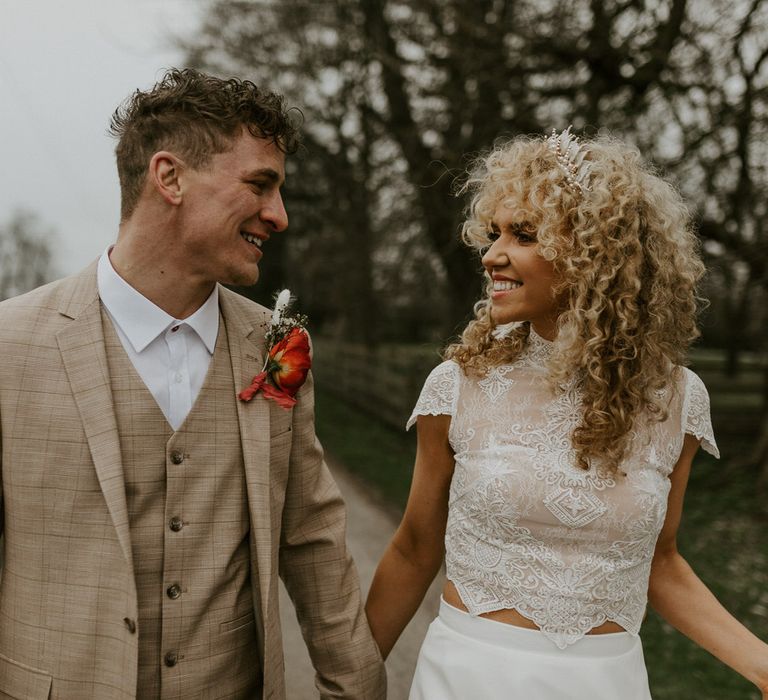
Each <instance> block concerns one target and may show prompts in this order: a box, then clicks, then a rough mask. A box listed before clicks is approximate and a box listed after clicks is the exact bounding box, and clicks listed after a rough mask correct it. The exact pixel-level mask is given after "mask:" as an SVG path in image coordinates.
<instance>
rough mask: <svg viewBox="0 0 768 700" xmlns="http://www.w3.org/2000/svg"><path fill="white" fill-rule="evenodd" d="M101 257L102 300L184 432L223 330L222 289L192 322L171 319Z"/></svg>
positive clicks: (159, 399)
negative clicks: (221, 324) (185, 421)
mask: <svg viewBox="0 0 768 700" xmlns="http://www.w3.org/2000/svg"><path fill="white" fill-rule="evenodd" d="M109 251H110V249H107V250H106V251H104V254H103V255H102V256H101V258H100V259H99V265H98V270H97V284H98V289H99V297H101V302H102V304H104V308H105V309H106V310H107V313H108V314H109V317H110V318H111V319H112V323H113V324H114V326H115V330H116V331H117V335H118V337H119V338H120V342H121V343H122V344H123V347H124V348H125V351H126V353H128V357H129V358H130V360H131V362H132V363H133V366H134V367H135V368H136V371H137V372H138V373H139V376H140V377H141V379H142V381H143V382H144V384H146V386H147V389H149V391H150V393H151V394H152V396H154V397H155V401H157V405H158V406H159V407H160V410H162V412H163V414H164V415H165V417H166V419H167V420H168V423H169V424H170V426H171V427H172V428H173V429H174V430H178V429H179V428H180V427H181V425H182V424H183V423H184V419H185V418H186V417H187V414H188V413H189V412H190V411H191V410H192V405H193V404H194V402H195V399H196V398H197V395H198V394H199V393H200V389H201V388H202V386H203V382H204V381H205V375H206V374H207V372H208V365H209V364H210V362H211V357H212V356H213V351H214V348H215V347H216V337H217V335H218V332H219V290H218V287H215V288H214V290H213V291H212V292H211V295H210V296H209V297H208V299H206V301H205V303H204V304H203V305H202V306H201V307H200V308H199V309H198V310H197V311H195V313H193V314H192V315H191V316H189V317H188V318H185V319H183V320H179V319H176V318H174V317H173V316H169V315H168V314H167V313H165V311H163V310H162V309H161V308H160V307H159V306H156V305H155V304H153V303H152V302H151V301H150V300H149V299H147V298H146V297H145V296H143V295H142V294H140V293H139V292H137V291H136V290H135V289H134V288H133V287H131V285H130V284H128V283H127V282H126V281H125V280H124V279H123V278H122V277H120V275H118V274H117V272H115V268H114V267H112V263H111V261H110V259H109Z"/></svg>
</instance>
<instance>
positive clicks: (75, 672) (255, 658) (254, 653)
mask: <svg viewBox="0 0 768 700" xmlns="http://www.w3.org/2000/svg"><path fill="white" fill-rule="evenodd" d="M112 130H113V132H114V134H115V135H116V136H117V137H118V145H117V167H118V173H119V177H120V185H121V193H122V212H121V223H120V229H119V233H118V237H117V242H116V244H115V245H114V246H113V247H111V248H110V249H109V250H108V251H106V252H105V253H104V254H103V255H102V256H101V258H100V259H99V260H98V262H97V263H94V264H92V265H91V266H90V267H88V268H87V269H85V270H84V271H83V272H81V273H79V274H77V275H75V276H74V277H70V278H67V279H64V280H60V281H58V282H54V283H53V284H50V285H47V286H45V287H42V288H40V289H37V290H35V291H33V292H31V293H29V294H26V295H24V296H21V297H17V298H15V299H11V300H8V301H6V302H4V303H3V304H0V426H1V431H2V432H0V447H1V449H2V461H1V462H0V476H2V482H1V486H0V532H2V533H3V534H4V535H5V538H4V542H5V546H4V549H5V551H4V564H3V569H2V570H1V571H0V698H18V699H23V700H44V699H46V698H53V699H57V700H58V699H61V700H87V699H91V698H92V699H94V700H112V699H114V700H128V699H131V700H132V699H134V698H139V699H140V700H170V699H171V698H174V699H176V698H179V699H183V700H197V699H200V700H204V699H214V698H221V699H223V698H227V699H232V700H251V699H253V698H264V699H265V700H266V699H270V698H271V699H274V700H278V699H283V698H285V686H284V668H283V666H284V662H283V653H282V641H281V634H280V622H279V612H278V580H277V576H278V574H279V575H280V576H281V577H282V578H283V580H284V581H285V584H286V586H287V588H288V591H289V593H290V595H291V598H292V599H293V602H294V604H295V606H296V610H297V614H298V617H299V620H300V622H301V627H302V630H303V633H304V637H305V640H306V642H307V645H308V647H309V651H310V655H311V657H312V660H313V662H314V665H315V668H316V670H317V680H316V682H317V687H318V689H319V692H320V696H321V697H322V698H349V699H350V700H351V699H353V698H354V699H355V700H362V699H365V698H371V699H374V698H376V699H383V698H384V696H385V676H384V670H383V665H382V662H381V657H380V656H379V654H378V650H377V649H376V647H375V644H374V642H373V640H372V638H371V636H370V632H369V630H368V627H367V623H366V620H365V616H364V614H363V612H362V608H361V603H360V592H359V584H358V578H357V573H356V571H355V568H354V566H353V564H352V562H351V560H350V558H349V555H348V554H347V551H346V549H345V543H344V537H345V514H344V508H343V504H342V502H341V499H340V496H339V493H338V491H337V489H336V486H335V484H334V483H333V481H332V479H331V477H330V475H329V473H328V469H327V468H326V465H325V463H324V462H323V457H322V451H321V449H320V446H319V444H318V442H317V439H316V438H315V434H314V421H313V393H312V379H311V375H310V376H309V377H308V379H307V382H306V384H304V386H303V387H302V388H301V389H300V390H299V392H298V394H297V396H296V398H297V399H298V402H297V404H296V405H295V406H294V407H293V408H291V409H284V408H282V407H280V406H278V405H277V404H276V403H274V402H273V401H268V400H265V398H264V396H263V395H262V394H260V395H257V396H256V398H254V400H252V401H250V402H249V403H245V402H243V401H239V400H238V399H237V394H238V393H239V392H240V391H241V390H242V389H243V388H244V387H246V386H247V385H248V384H249V383H250V381H251V379H252V378H253V376H254V375H256V374H257V373H259V371H260V370H261V368H262V365H263V363H264V357H265V353H266V351H267V350H268V348H265V343H264V334H265V331H266V329H267V324H268V322H269V318H270V314H269V312H268V311H267V310H266V309H264V308H263V307H261V306H258V305H257V304H254V303H253V302H250V301H247V300H245V299H243V298H242V297H239V296H237V295H235V294H234V293H232V292H230V291H228V290H227V289H225V288H223V287H221V286H220V283H227V284H235V285H249V284H253V283H254V282H256V279H257V278H258V274H259V271H258V265H259V261H260V260H261V258H262V255H263V254H264V252H265V251H268V249H269V239H270V238H271V237H272V236H274V235H276V234H279V233H280V232H281V231H283V230H284V229H285V228H286V226H287V225H288V219H287V216H286V213H285V209H284V207H283V201H282V198H281V194H280V187H281V185H282V184H283V181H284V179H285V155H286V153H291V152H293V151H294V150H295V149H296V147H297V139H298V136H297V133H296V130H295V127H294V126H293V125H292V123H291V121H290V118H289V115H288V114H287V112H286V111H285V109H284V108H283V103H282V100H281V98H279V97H278V96H276V95H274V94H270V93H265V92H262V91H260V90H259V89H258V88H257V87H256V86H255V85H253V84H252V83H250V82H248V81H240V80H235V79H232V80H221V79H218V78H214V77H212V76H208V75H204V74H202V73H199V72H196V71H193V70H183V71H178V70H172V71H170V72H168V73H167V74H166V75H165V76H164V78H163V79H162V80H161V81H160V82H159V83H158V84H157V85H155V86H154V87H153V88H152V89H151V90H149V91H147V92H140V91H137V92H135V93H134V94H133V96H132V97H131V98H130V99H129V100H128V101H127V103H126V104H125V105H124V106H123V107H122V108H121V110H118V112H116V113H115V116H114V118H113V124H112ZM0 559H1V558H0Z"/></svg>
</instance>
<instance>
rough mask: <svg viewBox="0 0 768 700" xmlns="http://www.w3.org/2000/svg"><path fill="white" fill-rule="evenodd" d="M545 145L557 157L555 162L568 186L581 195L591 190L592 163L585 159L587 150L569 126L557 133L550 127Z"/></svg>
mask: <svg viewBox="0 0 768 700" xmlns="http://www.w3.org/2000/svg"><path fill="white" fill-rule="evenodd" d="M547 147H548V148H549V150H550V151H552V153H553V154H554V156H555V158H556V159H557V164H558V165H559V166H560V169H561V170H562V171H563V174H564V175H565V181H566V183H567V185H568V187H570V189H571V190H572V191H573V192H576V193H577V194H581V195H583V194H584V193H585V192H589V191H591V188H590V172H591V170H592V163H590V162H589V161H588V160H585V158H586V156H587V155H588V154H589V150H588V149H587V148H585V147H584V146H583V145H582V144H581V143H579V139H578V137H576V136H574V135H573V134H572V133H571V127H570V126H569V127H568V128H567V129H565V130H563V131H561V132H560V133H559V134H558V133H557V132H556V131H555V130H554V129H552V133H551V134H550V136H549V138H548V139H547Z"/></svg>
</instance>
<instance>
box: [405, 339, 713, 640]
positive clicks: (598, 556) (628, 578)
mask: <svg viewBox="0 0 768 700" xmlns="http://www.w3.org/2000/svg"><path fill="white" fill-rule="evenodd" d="M550 350H551V343H549V342H548V341H546V340H544V339H542V338H540V337H539V336H537V335H535V334H534V333H533V331H532V332H531V335H530V339H529V343H528V347H527V348H526V350H525V351H524V352H523V354H522V356H521V357H520V358H518V360H517V361H516V362H514V363H513V364H509V365H502V366H499V367H495V368H493V369H492V370H491V371H490V372H489V373H488V374H487V375H486V376H485V377H482V378H479V379H478V378H469V377H467V376H466V375H465V374H464V373H463V372H462V371H461V369H460V368H459V366H458V365H457V364H456V363H454V362H452V361H447V362H443V363H442V364H441V365H438V366H437V367H436V368H435V369H434V370H433V371H432V373H431V374H430V375H429V377H428V378H427V381H426V383H425V385H424V388H423V389H422V392H421V396H420V397H419V400H418V402H417V404H416V407H415V409H414V411H413V414H412V415H411V418H410V419H409V421H408V427H410V426H411V425H412V424H413V423H414V422H415V420H416V417H417V416H418V415H441V414H447V415H450V416H451V417H452V419H451V425H450V429H449V441H450V444H451V447H452V448H453V450H454V452H455V461H456V466H455V470H454V474H453V480H452V482H451V488H450V497H449V512H448V524H447V530H446V535H445V549H446V568H447V575H448V578H449V580H450V581H452V582H453V584H454V585H455V586H456V588H457V589H458V591H459V595H460V596H461V599H462V601H463V602H464V604H465V605H466V607H467V609H468V610H469V612H470V613H471V614H473V615H478V614H481V613H485V612H490V611H492V610H501V609H505V608H514V609H515V610H517V611H518V612H520V613H521V614H522V615H524V616H525V617H527V618H529V619H531V620H533V621H534V622H535V623H536V624H537V625H538V626H539V627H540V628H541V630H542V632H543V633H544V634H545V635H546V636H547V637H549V638H550V639H551V640H552V641H553V642H554V643H555V644H556V645H557V646H558V647H560V648H561V649H563V648H565V647H566V646H568V645H569V644H573V643H574V642H576V641H578V640H579V639H581V637H583V636H584V635H585V634H586V633H587V632H588V631H589V630H591V629H592V628H593V627H596V626H598V625H600V624H602V623H604V622H606V621H607V620H611V621H613V622H616V623H618V624H619V625H621V626H622V627H623V628H624V629H626V630H627V631H628V632H630V633H632V634H635V635H636V634H638V632H639V630H640V623H641V622H642V619H643V615H644V612H645V607H646V603H647V590H648V578H649V575H650V568H651V560H652V558H653V552H654V547H655V544H656V540H657V538H658V535H659V531H660V530H661V526H662V524H663V522H664V518H665V514H666V510H667V496H668V494H669V488H670V482H669V478H668V477H669V475H670V473H671V472H672V469H673V467H674V465H675V463H676V462H677V459H678V457H679V455H680V451H681V449H682V446H683V435H684V433H690V434H691V435H694V436H695V437H697V438H699V439H700V440H701V442H702V446H703V447H704V449H705V450H707V451H708V452H710V453H711V454H713V455H715V456H719V454H718V450H717V446H716V445H715V441H714V437H713V434H712V425H711V422H710V416H709V396H708V394H707V390H706V389H705V387H704V384H703V383H702V381H701V379H699V378H698V377H697V376H696V375H695V374H694V373H693V372H691V371H690V370H688V369H685V368H679V370H677V371H676V372H675V379H674V383H673V386H670V388H669V389H668V390H667V391H666V392H665V396H666V398H667V400H668V406H669V417H668V418H667V420H665V421H664V422H658V421H642V424H641V425H638V426H637V428H636V429H635V431H634V432H633V435H632V442H631V445H630V449H629V450H628V456H627V457H626V458H625V461H624V462H623V464H622V465H621V471H623V472H625V473H626V476H623V475H617V476H615V477H609V476H601V475H599V474H597V473H595V470H594V469H591V470H589V471H584V470H582V469H579V468H578V467H577V466H576V462H575V452H574V450H573V448H572V447H571V443H570V435H571V432H572V430H573V428H574V427H576V425H577V424H578V420H579V404H580V399H579V394H578V391H577V390H576V389H575V388H570V389H568V390H565V391H563V392H562V393H560V394H559V395H557V396H555V395H553V394H552V392H551V391H550V390H549V388H548V385H547V383H546V380H545V369H544V365H545V364H546V360H547V357H548V355H549V352H550Z"/></svg>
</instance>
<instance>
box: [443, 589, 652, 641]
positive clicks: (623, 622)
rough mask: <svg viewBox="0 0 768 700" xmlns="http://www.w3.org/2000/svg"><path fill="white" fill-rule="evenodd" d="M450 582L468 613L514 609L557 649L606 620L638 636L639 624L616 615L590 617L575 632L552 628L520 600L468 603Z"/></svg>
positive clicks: (466, 596)
mask: <svg viewBox="0 0 768 700" xmlns="http://www.w3.org/2000/svg"><path fill="white" fill-rule="evenodd" d="M451 583H453V585H454V586H455V587H456V590H457V591H458V594H459V597H460V598H461V602H462V603H464V606H465V607H466V608H467V611H468V612H469V614H470V615H472V616H474V617H477V616H478V615H484V614H486V613H490V612H496V611H497V610H514V611H515V612H517V613H519V614H520V615H522V616H523V617H526V618H528V619H529V620H530V621H531V622H533V623H534V624H535V625H536V626H537V627H538V628H539V631H540V632H541V633H542V634H543V635H544V636H545V637H546V638H547V639H549V640H550V641H551V642H552V643H553V644H554V645H555V646H556V647H557V648H558V649H567V648H568V647H569V646H571V645H572V644H576V642H578V641H579V640H581V639H583V638H584V637H586V636H587V634H588V633H589V632H590V630H593V629H594V628H595V627H599V626H600V625H602V624H604V623H606V622H614V623H616V624H617V625H620V626H621V627H622V628H623V629H624V631H625V632H628V633H629V634H631V635H632V636H633V637H639V636H640V625H639V624H632V623H631V621H630V620H627V619H625V618H622V617H621V616H618V615H617V616H616V617H611V616H610V615H601V616H600V617H596V618H592V619H591V620H589V626H588V627H586V628H585V629H583V630H581V629H579V630H578V631H576V632H575V633H574V632H573V631H571V632H569V631H567V630H563V629H560V628H554V627H551V626H550V625H548V624H547V621H546V620H543V619H541V617H540V616H539V615H538V614H537V613H536V612H535V611H534V610H530V609H528V608H526V607H525V605H524V604H523V603H522V602H518V603H516V602H513V601H501V600H494V601H488V602H486V603H483V604H482V605H475V604H473V603H471V602H469V603H468V602H467V600H468V599H469V597H470V596H469V595H467V592H466V589H465V587H464V586H462V585H461V584H459V583H456V582H455V581H451ZM537 618H538V619H537ZM582 619H583V618H582Z"/></svg>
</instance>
